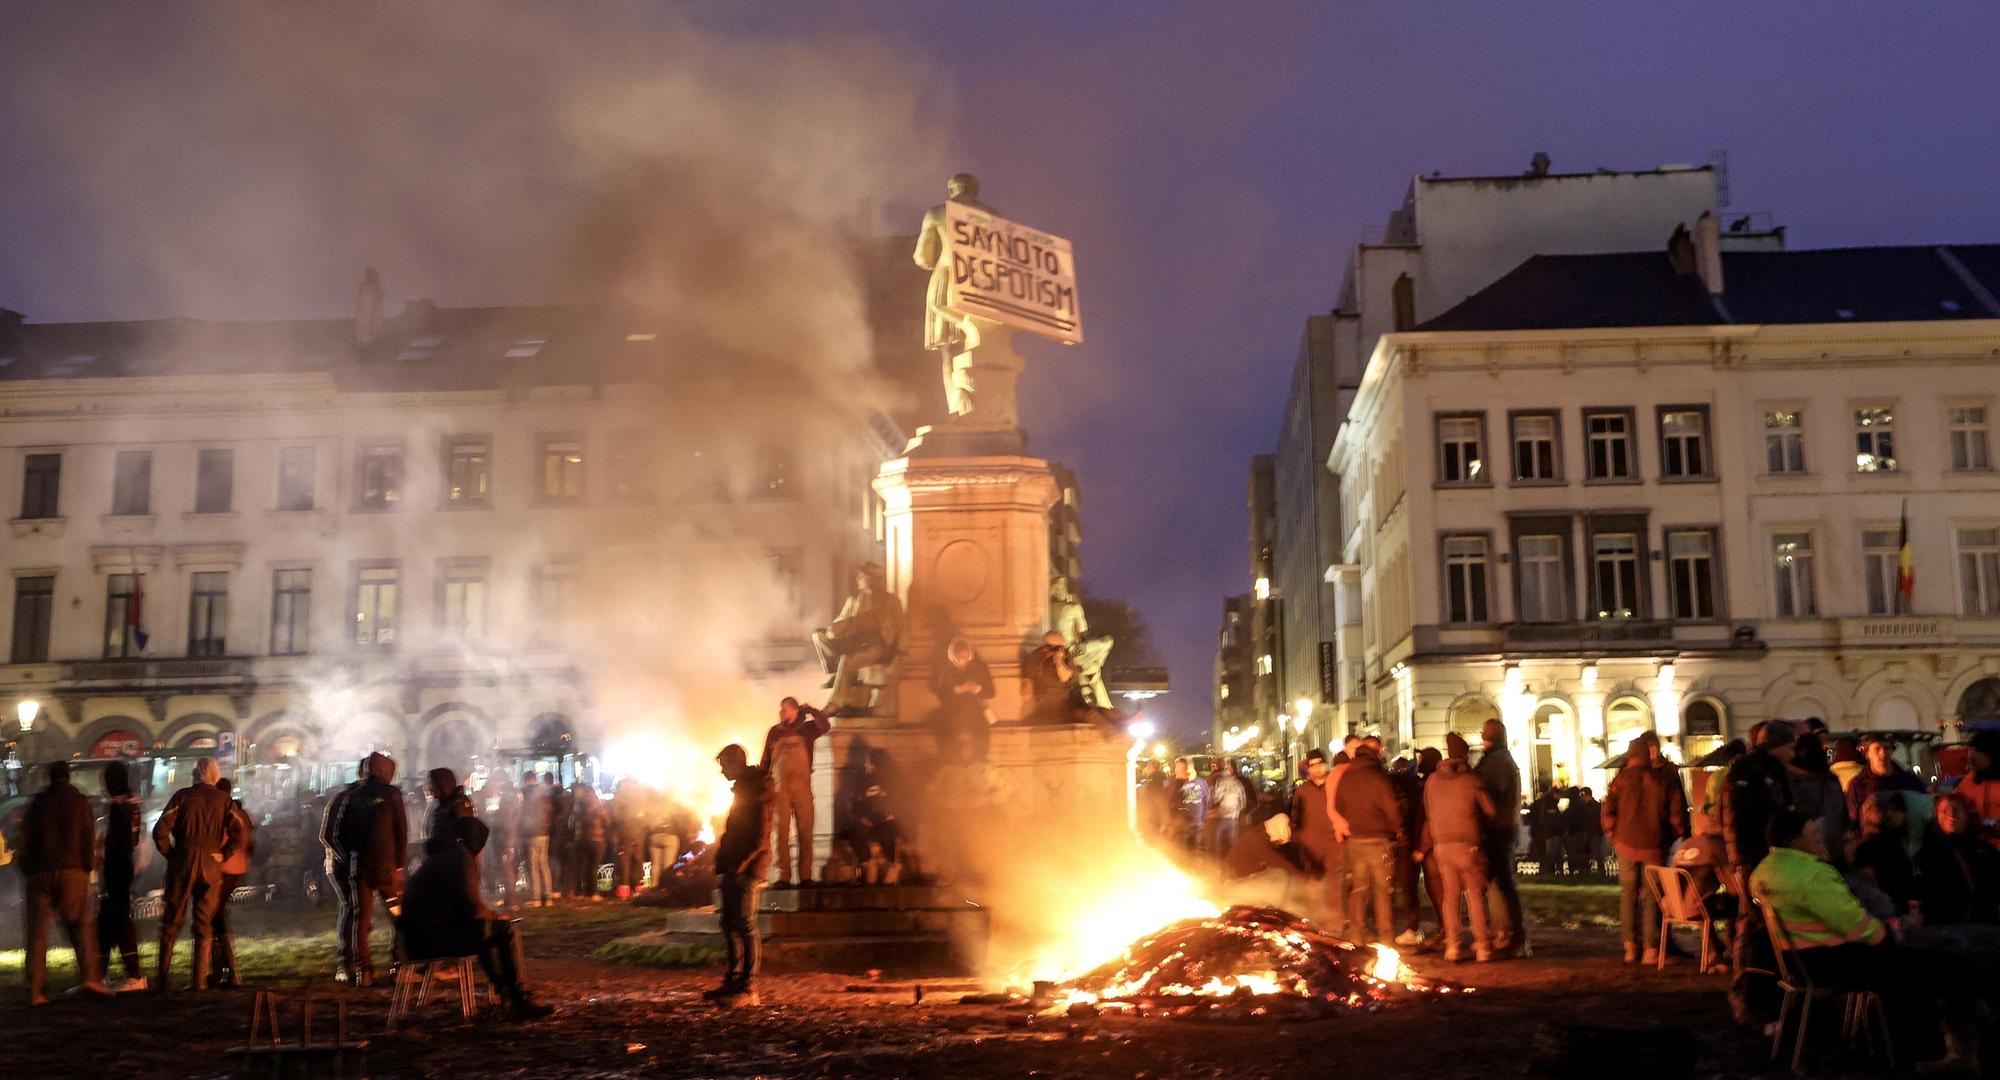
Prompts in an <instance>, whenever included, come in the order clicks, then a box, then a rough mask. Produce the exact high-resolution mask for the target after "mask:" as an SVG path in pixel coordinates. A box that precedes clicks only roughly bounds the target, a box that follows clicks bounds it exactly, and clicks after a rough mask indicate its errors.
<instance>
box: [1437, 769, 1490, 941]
mask: <svg viewBox="0 0 2000 1080" xmlns="http://www.w3.org/2000/svg"><path fill="white" fill-rule="evenodd" d="M1444 746H1445V757H1444V761H1443V762H1442V763H1441V764H1439V766H1438V769H1437V771H1436V772H1434V773H1432V774H1431V776H1430V779H1428V780H1426V781H1424V836H1423V841H1422V845H1423V852H1422V854H1423V857H1424V873H1425V874H1426V875H1430V874H1436V875H1437V878H1438V885H1439V888H1438V897H1439V899H1438V921H1439V922H1440V923H1442V924H1444V958H1445V959H1446V960H1448V961H1451V962H1453V963H1457V962H1458V958H1459V955H1460V952H1459V949H1460V945H1459V935H1460V933H1461V932H1462V928H1461V927H1460V926H1459V914H1458V898H1459V897H1460V896H1461V895H1462V896H1464V897H1465V909H1466V911H1467V912H1468V913H1470V915H1471V918H1472V955H1473V959H1475V960H1477V961H1478V962H1480V963H1482V964H1483V963H1485V962H1486V961H1488V960H1491V959H1493V936H1492V933H1491V930H1490V928H1489V926H1488V923H1487V918H1486V856H1485V854H1484V852H1483V847H1484V845H1485V844H1486V840H1487V834H1488V833H1489V832H1491V831H1492V824H1493V819H1494V817H1495V816H1496V814H1495V811H1494V807H1493V796H1491V795H1489V794H1487V793H1486V785H1485V784H1483V783H1481V782H1480V780H1479V778H1478V777H1477V776H1475V775H1473V772H1472V766H1470V765H1468V764H1467V761H1468V760H1469V759H1470V758H1471V756H1472V747H1470V746H1468V745H1467V744H1466V741H1465V737H1464V736H1463V735H1460V734H1459V733H1458V732H1456V731H1454V732H1452V733H1450V734H1448V735H1446V736H1445V737H1444Z"/></svg>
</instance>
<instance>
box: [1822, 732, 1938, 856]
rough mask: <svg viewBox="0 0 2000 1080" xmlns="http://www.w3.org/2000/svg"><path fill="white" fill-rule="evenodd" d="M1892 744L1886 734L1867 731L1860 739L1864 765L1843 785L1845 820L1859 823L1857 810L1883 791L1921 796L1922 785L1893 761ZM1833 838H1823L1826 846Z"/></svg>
mask: <svg viewBox="0 0 2000 1080" xmlns="http://www.w3.org/2000/svg"><path fill="white" fill-rule="evenodd" d="M1895 755H1896V744H1894V743H1892V742H1890V741H1889V737H1888V736H1887V735H1883V734H1881V733H1879V732H1870V733H1869V734H1867V735H1863V736H1862V737H1861V756H1862V758H1863V759H1865V760H1866V761H1867V763H1868V767H1867V768H1865V769H1862V770H1861V772H1860V773H1859V774H1857V775H1856V776H1855V777H1854V779H1853V780H1851V781H1849V782H1848V784H1847V820H1848V821H1851V822H1854V823H1856V824H1857V825H1858V824H1859V823H1860V821H1861V808H1862V807H1863V806H1866V805H1867V804H1868V803H1869V802H1870V801H1872V800H1873V799H1874V798H1875V796H1877V795H1880V794H1882V793H1883V792H1885V791H1913V792H1916V793H1917V794H1919V795H1922V794H1924V782H1923V781H1922V780H1921V779H1919V778H1918V777H1917V774H1916V773H1913V772H1911V771H1910V770H1908V769H1906V768H1904V767H1903V763H1902V762H1900V761H1897V760H1896V756H1895ZM1835 840H1836V838H1835V837H1831V836H1829V837H1827V842H1828V843H1833V842H1835Z"/></svg>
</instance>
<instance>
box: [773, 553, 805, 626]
mask: <svg viewBox="0 0 2000 1080" xmlns="http://www.w3.org/2000/svg"><path fill="white" fill-rule="evenodd" d="M770 559H771V576H772V577H774V578H776V579H777V582H778V588H780V589H782V590H783V591H784V594H785V603H786V606H787V607H788V608H789V609H790V610H792V611H794V612H796V611H798V610H799V579H800V578H802V577H804V576H805V549H803V548H797V547H781V548H772V549H771V554H770Z"/></svg>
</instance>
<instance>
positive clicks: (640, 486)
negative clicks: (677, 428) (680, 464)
mask: <svg viewBox="0 0 2000 1080" xmlns="http://www.w3.org/2000/svg"><path fill="white" fill-rule="evenodd" d="M610 483H611V495H612V497H613V498H616V499H621V500H625V501H628V502H629V501H632V500H637V499H650V498H652V497H653V436H652V433H651V432H647V431H623V432H619V433H618V434H617V435H614V436H612V439H611V475H610Z"/></svg>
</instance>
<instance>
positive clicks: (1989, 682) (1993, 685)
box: [1958, 679, 2000, 723]
mask: <svg viewBox="0 0 2000 1080" xmlns="http://www.w3.org/2000/svg"><path fill="white" fill-rule="evenodd" d="M1958 718H1959V719H1960V720H1963V721H1965V722H1966V723H1972V722H1973V721H1976V720H1983V721H1986V722H1987V723H2000V679H1981V680H1979V681H1978V682H1976V683H1973V684H1972V685H1971V686H1968V687H1966V688H1965V693H1964V694H1963V695H1961V696H1960V697H1959V699H1958Z"/></svg>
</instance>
